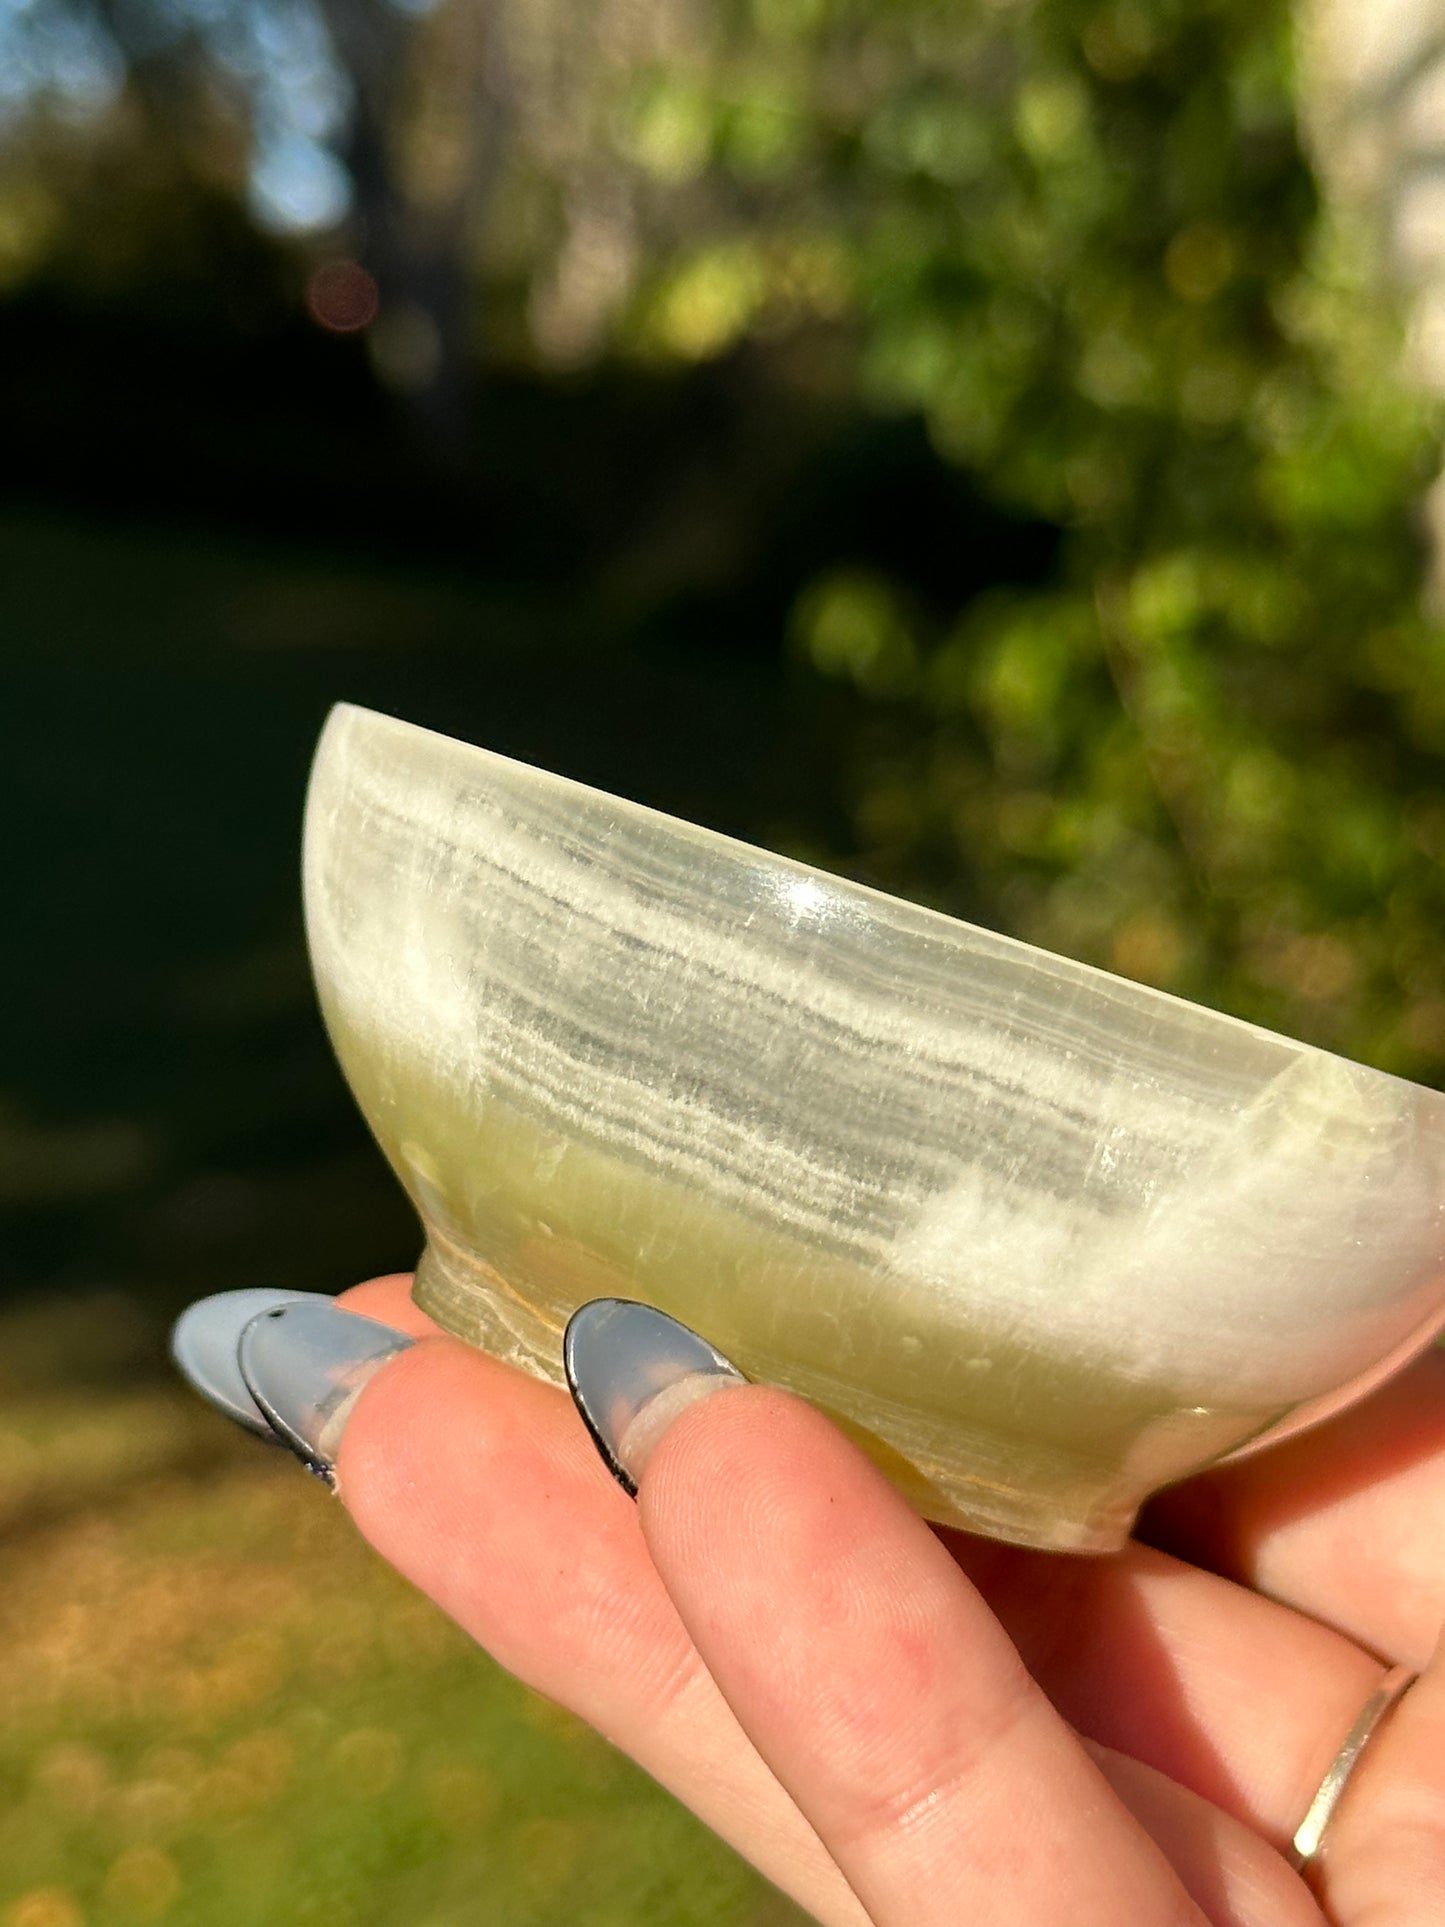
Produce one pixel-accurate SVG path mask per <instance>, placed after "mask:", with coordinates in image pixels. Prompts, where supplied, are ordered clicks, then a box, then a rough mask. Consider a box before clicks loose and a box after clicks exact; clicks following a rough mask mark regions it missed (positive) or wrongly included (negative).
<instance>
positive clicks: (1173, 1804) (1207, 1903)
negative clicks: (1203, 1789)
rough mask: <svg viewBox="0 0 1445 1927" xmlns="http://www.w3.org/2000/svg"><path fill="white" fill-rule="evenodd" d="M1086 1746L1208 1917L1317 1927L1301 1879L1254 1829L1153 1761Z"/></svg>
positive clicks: (1315, 1914) (1273, 1926)
mask: <svg viewBox="0 0 1445 1927" xmlns="http://www.w3.org/2000/svg"><path fill="white" fill-rule="evenodd" d="M1087 1745H1088V1750H1089V1753H1090V1754H1091V1756H1092V1757H1093V1759H1094V1760H1095V1762H1096V1763H1097V1765H1098V1767H1099V1770H1100V1771H1101V1772H1102V1773H1103V1775H1104V1777H1105V1779H1106V1780H1107V1781H1108V1782H1109V1784H1110V1786H1111V1787H1112V1788H1113V1789H1114V1792H1115V1793H1116V1794H1117V1795H1118V1797H1119V1798H1120V1800H1122V1801H1123V1803H1124V1805H1125V1806H1126V1807H1128V1809H1129V1811H1130V1812H1131V1813H1132V1814H1133V1816H1134V1818H1135V1819H1136V1820H1137V1821H1138V1822H1139V1824H1140V1825H1141V1826H1142V1827H1143V1828H1144V1829H1145V1831H1146V1832H1148V1833H1149V1834H1150V1835H1152V1837H1153V1838H1154V1839H1155V1840H1157V1841H1158V1842H1159V1845H1160V1846H1161V1847H1162V1848H1163V1849H1164V1852H1165V1853H1166V1854H1167V1855H1168V1856H1169V1861H1170V1864H1171V1865H1172V1866H1173V1868H1174V1871H1175V1872H1176V1873H1177V1874H1178V1876H1179V1879H1180V1882H1181V1883H1182V1885H1183V1886H1184V1887H1186V1888H1187V1889H1188V1891H1189V1893H1190V1895H1191V1896H1192V1897H1193V1898H1194V1900H1195V1901H1196V1902H1197V1903H1198V1904H1199V1905H1200V1907H1201V1908H1202V1909H1203V1911H1204V1912H1205V1913H1206V1914H1207V1915H1208V1917H1209V1918H1210V1920H1212V1921H1213V1920H1228V1921H1231V1922H1234V1921H1239V1922H1246V1921H1260V1922H1265V1923H1268V1927H1321V1916H1320V1910H1319V1908H1318V1907H1317V1906H1316V1905H1315V1903H1314V1901H1313V1900H1312V1899H1311V1898H1310V1895H1309V1892H1308V1890H1307V1889H1306V1888H1305V1886H1304V1884H1303V1882H1302V1881H1300V1880H1298V1879H1293V1878H1286V1877H1285V1876H1284V1875H1283V1874H1282V1871H1281V1862H1280V1857H1279V1855H1278V1854H1277V1853H1276V1852H1275V1851H1274V1849H1273V1848H1272V1847H1270V1846H1269V1845H1267V1844H1266V1842H1265V1841H1263V1840H1261V1839H1260V1838H1259V1836H1258V1834H1255V1833H1251V1832H1250V1831H1249V1829H1248V1828H1247V1827H1242V1826H1240V1824H1239V1822H1238V1821H1237V1820H1231V1819H1230V1818H1229V1817H1228V1815H1227V1814H1223V1813H1221V1812H1220V1811H1219V1809H1218V1808H1217V1807H1213V1806H1211V1805H1210V1804H1209V1802H1208V1801H1207V1800H1201V1799H1200V1797H1199V1796H1198V1794H1195V1793H1190V1792H1188V1791H1187V1790H1186V1789H1185V1788H1184V1787H1181V1786H1176V1785H1175V1784H1174V1782H1173V1781H1172V1780H1171V1779H1168V1778H1167V1777H1166V1776H1165V1775H1164V1774H1162V1773H1157V1772H1156V1771H1155V1770H1154V1768H1153V1767H1149V1766H1144V1765H1143V1764H1142V1763H1141V1762H1140V1761H1138V1760H1134V1759H1131V1758H1130V1757H1129V1756H1128V1755H1127V1754H1125V1753H1116V1752H1114V1751H1113V1749H1112V1748H1110V1747H1106V1746H1099V1745H1097V1744H1095V1743H1094V1742H1092V1741H1090V1742H1087Z"/></svg>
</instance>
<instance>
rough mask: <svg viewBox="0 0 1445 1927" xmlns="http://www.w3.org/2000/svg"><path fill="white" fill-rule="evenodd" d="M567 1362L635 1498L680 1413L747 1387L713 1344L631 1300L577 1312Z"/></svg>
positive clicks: (605, 1453) (585, 1411)
mask: <svg viewBox="0 0 1445 1927" xmlns="http://www.w3.org/2000/svg"><path fill="white" fill-rule="evenodd" d="M562 1357H563V1363H564V1365H565V1367H566V1371H567V1384H568V1387H569V1388H570V1390H571V1393H572V1397H573V1399H574V1401H575V1402H576V1406H577V1410H578V1411H579V1412H580V1413H581V1414H582V1419H583V1422H584V1423H585V1425H586V1427H587V1430H588V1431H589V1432H590V1433H591V1434H592V1438H593V1441H594V1443H595V1444H596V1446H597V1449H598V1451H599V1452H600V1453H601V1454H602V1458H603V1461H604V1463H605V1464H606V1466H607V1469H608V1471H609V1472H610V1473H611V1474H612V1476H613V1477H614V1478H615V1479H616V1480H617V1483H618V1484H619V1485H620V1486H621V1487H622V1489H623V1491H624V1492H626V1493H628V1494H629V1495H630V1496H631V1497H632V1498H636V1496H637V1482H638V1480H639V1479H640V1478H641V1477H642V1474H643V1471H644V1469H645V1467H646V1465H647V1462H648V1460H649V1459H650V1458H651V1457H652V1454H653V1452H654V1451H655V1450H656V1448H657V1444H658V1441H659V1440H660V1439H661V1437H662V1435H663V1433H664V1432H665V1431H666V1430H667V1428H668V1426H670V1425H671V1424H672V1422H673V1420H674V1419H675V1418H676V1417H677V1416H678V1414H679V1413H680V1412H683V1411H686V1409H687V1407H688V1406H689V1405H695V1404H696V1403H697V1401H698V1400H699V1399H702V1398H708V1397H710V1396H711V1395H712V1393H714V1392H722V1391H726V1390H727V1389H728V1388H729V1387H730V1386H733V1385H745V1384H746V1383H747V1380H746V1379H745V1378H744V1376H743V1374H742V1373H741V1372H740V1371H739V1370H738V1369H737V1367H736V1366H735V1365H733V1364H732V1363H731V1362H730V1361H729V1360H728V1359H726V1358H724V1357H723V1355H722V1353H721V1352H720V1351H718V1350H716V1349H715V1347H713V1346H712V1345H709V1344H708V1342H707V1340H706V1339H705V1338H700V1337H699V1336H698V1334H697V1333H696V1332H695V1331H691V1330H689V1328H688V1327H687V1326H686V1325H683V1324H680V1323H679V1322H678V1320H677V1319H676V1318H669V1317H668V1315H667V1313H666V1312H662V1311H657V1310H655V1309H654V1308H653V1307H652V1306H651V1305H639V1304H634V1303H633V1302H632V1300H631V1299H627V1298H594V1299H593V1300H592V1302H591V1303H590V1304H586V1305H583V1306H582V1307H581V1308H580V1309H579V1310H578V1311H576V1312H574V1313H573V1315H572V1318H571V1321H570V1322H569V1324H568V1326H567V1332H566V1336H565V1338H564V1340H563V1345H562Z"/></svg>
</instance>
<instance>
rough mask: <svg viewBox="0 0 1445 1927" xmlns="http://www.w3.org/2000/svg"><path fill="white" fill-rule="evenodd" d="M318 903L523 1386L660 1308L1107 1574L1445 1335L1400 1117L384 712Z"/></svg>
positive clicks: (323, 976) (312, 858)
mask: <svg viewBox="0 0 1445 1927" xmlns="http://www.w3.org/2000/svg"><path fill="white" fill-rule="evenodd" d="M305 891H306V918H307V930H308V936H309V942H310V947H311V957H312V963H313V966H314V970H315V976H316V983H317V988H318V991H319V994H320V999H321V1005H322V1009H323V1011H324V1014H325V1018H326V1023H327V1026H328V1028H329V1030H330V1033H331V1037H332V1040H333V1042H334V1044H335V1047H336V1051H337V1054H338V1056H339V1058H340V1060H341V1064H342V1067H343V1069H344V1071H345V1073H346V1076H347V1078H348V1080H349V1081H350V1084H351V1087H352V1089H353V1091H354V1092H355V1094H356V1098H357V1101H358V1102H359V1104H360V1106H361V1108H362V1110H363V1112H364V1113H365V1115H366V1118H367V1120H368V1122H369V1123H370V1125H371V1127H372V1129H373V1131H374V1132H375V1133H376V1136H377V1138H378V1140H379V1141H380V1143H381V1146H382V1149H383V1150H384V1152H385V1154H386V1156H387V1158H388V1159H389V1161H390V1163H391V1165H392V1166H393V1168H394V1169H395V1171H396V1173H397V1175H398V1177H399V1178H400V1180H401V1182H402V1183H403V1184H404V1185H405V1187H406V1189H407V1191H408V1192H409V1193H410V1195H411V1198H412V1199H413V1201H414V1203H415V1205H416V1207H417V1210H418V1211H419V1213H420V1215H421V1219H422V1223H423V1226H424V1229H425V1239H426V1243H425V1251H424V1253H423V1255H422V1258H421V1262H420V1265H419V1267H418V1271H417V1279H416V1297H417V1301H418V1302H419V1303H420V1304H421V1305H422V1306H424V1307H425V1309H426V1310H427V1311H428V1312H429V1313H430V1314H431V1315H432V1316H433V1317H434V1318H435V1319H437V1320H438V1322H439V1323H440V1324H442V1325H443V1326H445V1327H446V1328H447V1329H448V1330H449V1331H452V1332H454V1333H456V1334H458V1335H459V1336H461V1337H462V1338H465V1339H468V1340H470V1341H471V1342H472V1343H474V1344H476V1345H479V1346H482V1347H483V1348H484V1349H485V1350H487V1351H488V1352H491V1353H494V1354H495V1355H496V1356H498V1357H499V1358H502V1359H505V1360H507V1361H508V1362H510V1363H512V1364H514V1365H518V1366H521V1367H523V1368H524V1369H526V1370H527V1371H530V1372H534V1373H537V1374H539V1375H541V1376H543V1377H546V1378H549V1379H553V1380H557V1381H559V1382H560V1380H561V1376H562V1331H563V1327H564V1326H565V1324H566V1322H567V1319H568V1317H569V1315H570V1314H571V1312H572V1311H573V1310H575V1308H576V1307H577V1306H578V1305H579V1304H581V1303H583V1302H584V1301H585V1300H587V1299H590V1298H596V1297H599V1296H609V1297H625V1298H635V1299H641V1300H643V1301H645V1302H647V1303H650V1304H654V1305H657V1306H659V1307H660V1308H662V1309H663V1310H665V1311H668V1312H671V1313H672V1314H673V1315H674V1316H676V1317H678V1318H681V1319H682V1320H684V1321H685V1322H686V1323H687V1324H689V1325H691V1326H693V1327H694V1328H695V1329H696V1330H697V1331H699V1332H700V1333H702V1334H703V1335H704V1336H705V1337H706V1338H707V1339H708V1340H709V1341H710V1342H711V1343H712V1344H714V1345H716V1346H717V1347H718V1348H719V1349H720V1350H722V1351H723V1352H725V1353H726V1354H727V1355H728V1356H729V1357H730V1358H732V1359H733V1360H734V1361H735V1362H736V1363H737V1364H738V1365H739V1366H740V1367H741V1369H743V1370H744V1371H746V1372H748V1373H749V1374H750V1375H752V1376H754V1377H756V1378H758V1379H764V1380H769V1381H771V1382H774V1383H776V1384H779V1385H784V1386H787V1387H789V1388H791V1389H792V1390H793V1391H796V1392H798V1393H801V1394H802V1395H803V1396H804V1397H806V1398H808V1399H811V1400H813V1401H814V1402H815V1403H816V1404H818V1405H819V1406H821V1407H822V1408H823V1409H824V1410H826V1411H827V1412H829V1413H830V1414H832V1415H833V1416H834V1417H835V1418H836V1419H837V1420H838V1422H839V1423H840V1424H841V1425H842V1426H844V1428H845V1429H846V1430H847V1431H848V1432H849V1433H850V1434H851V1435H852V1436H853V1437H854V1438H855V1439H857V1440H858V1442H859V1443H860V1444H861V1445H862V1446H863V1447H864V1449H865V1450H866V1451H868V1452H869V1453H870V1454H871V1455H872V1457H873V1458H874V1459H875V1460H876V1462H877V1463H878V1464H879V1465H880V1466H881V1467H882V1468H883V1470H884V1471H885V1472H886V1473H887V1474H888V1475H889V1476H890V1477H891V1478H892V1479H893V1480H894V1482H895V1483H896V1484H897V1485H898V1487H899V1488H900V1489H901V1490H902V1491H903V1492H904V1493H905V1494H906V1495H907V1497H908V1498H909V1499H910V1500H911V1501H912V1502H913V1503H914V1504H915V1505H916V1506H917V1507H918V1508H919V1510H920V1511H922V1512H923V1513H924V1514H925V1515H926V1516H927V1517H929V1518H931V1519H935V1520H938V1521H940V1522H942V1523H945V1524H949V1525H955V1526H962V1527H965V1528H967V1529H968V1530H970V1531H973V1532H981V1533H987V1534H991V1535H993V1536H995V1537H998V1538H1003V1539H1008V1540H1013V1541H1016V1542H1019V1543H1022V1544H1027V1545H1034V1546H1044V1547H1050V1548H1055V1549H1060V1550H1064V1549H1071V1550H1080V1551H1108V1550H1110V1549H1112V1548H1115V1547H1117V1546H1118V1545H1119V1544H1120V1543H1121V1542H1122V1541H1123V1539H1124V1538H1125V1537H1126V1535H1127V1534H1128V1531H1129V1528H1130V1525H1131V1522H1132V1520H1133V1518H1134V1515H1135V1512H1136V1510H1137V1508H1138V1506H1139V1505H1140V1503H1141V1501H1142V1500H1143V1499H1144V1498H1145V1497H1146V1496H1147V1495H1148V1494H1149V1493H1151V1492H1153V1491H1155V1490H1156V1489H1157V1488H1159V1487H1160V1486H1163V1485H1166V1484H1168V1483H1170V1482H1172V1481H1174V1480H1177V1479H1180V1478H1183V1477H1186V1476H1187V1475H1189V1474H1191V1473H1194V1472H1197V1471H1199V1470H1201V1469H1202V1468H1204V1467H1205V1466H1208V1465H1210V1464H1212V1463H1215V1462H1216V1461H1218V1460H1220V1459H1222V1458H1224V1457H1225V1456H1227V1455H1231V1454H1234V1453H1236V1452H1239V1451H1240V1450H1242V1449H1244V1448H1246V1447H1248V1446H1253V1445H1258V1444H1260V1443H1263V1442H1265V1441H1268V1440H1272V1439H1275V1438H1278V1437H1281V1436H1283V1435H1284V1434H1285V1433H1287V1432H1292V1431H1295V1430H1297V1429H1299V1428H1300V1427H1302V1426H1304V1425H1306V1424H1308V1423H1311V1422H1312V1421H1314V1420H1317V1419H1319V1418H1321V1417H1324V1416H1326V1415H1328V1414H1329V1413H1332V1412H1334V1411H1337V1410H1339V1409H1340V1408H1341V1407H1342V1406H1344V1405H1345V1404H1347V1403H1349V1402H1350V1401H1352V1400H1353V1399H1356V1398H1358V1397H1360V1396H1361V1395H1362V1394H1363V1393H1364V1392H1366V1391H1368V1390H1369V1389H1371V1388H1372V1387H1373V1386H1374V1385H1376V1384H1377V1383H1378V1382H1379V1381H1380V1380H1381V1379H1382V1378H1383V1377H1384V1376H1386V1375H1387V1374H1388V1373H1389V1372H1391V1371H1392V1370H1394V1369H1395V1368H1396V1367H1398V1366H1399V1365H1400V1364H1402V1363H1403V1362H1404V1361H1405V1360H1406V1359H1408V1358H1409V1357H1410V1356H1412V1355H1413V1354H1414V1353H1415V1352H1417V1351H1418V1350H1419V1349H1420V1348H1421V1347H1423V1346H1424V1345H1425V1344H1427V1343H1428V1342H1429V1340H1430V1339H1431V1337H1432V1336H1434V1334H1435V1333H1436V1332H1437V1331H1438V1330H1439V1329H1440V1327H1441V1326H1442V1324H1445V1098H1442V1097H1441V1096H1439V1095H1437V1094H1436V1093H1434V1092H1431V1091H1428V1090H1424V1089H1420V1088H1417V1087H1416V1086H1414V1085H1411V1084H1408V1083H1405V1082H1402V1081H1401V1080H1400V1079H1398V1078H1394V1077H1390V1076H1387V1075H1384V1074H1383V1073H1380V1072H1376V1071H1371V1070H1366V1069H1363V1068H1361V1067H1360V1066H1359V1065H1356V1064H1351V1063H1348V1062H1346V1061H1344V1060H1343V1059H1341V1058H1338V1057H1335V1056H1331V1055H1330V1054H1329V1053H1327V1052H1324V1051H1320V1050H1317V1049H1314V1048H1311V1047H1309V1046H1306V1045H1303V1044H1299V1043H1295V1042H1293V1041H1291V1040H1290V1039H1288V1038H1284V1037H1279V1036H1275V1035H1273V1034H1271V1033H1270V1032H1268V1031H1265V1030H1262V1029H1260V1028H1258V1027H1256V1026H1253V1025H1250V1024H1247V1023H1242V1022H1239V1021H1238V1020H1236V1019H1234V1018H1231V1017H1226V1016H1221V1015H1220V1014H1218V1013H1217V1012H1214V1011H1209V1010H1203V1009H1200V1008H1197V1007H1195V1006H1194V1005H1191V1004H1188V1003H1184V1002H1181V1001H1180V1000H1179V999H1177V998H1174V997H1170V996H1167V995H1165V994H1163V993H1162V992H1160V991H1157V990H1152V989H1148V988H1146V987H1144V986H1141V985H1139V984H1134V983H1128V982H1125V981H1123V980H1121V979H1119V978H1115V977H1111V976H1109V975H1107V974H1105V973H1103V972H1101V971H1098V970H1093V969H1090V968H1088V967H1086V966H1085V965H1083V964H1078V963H1072V962H1069V961H1068V960H1067V959H1064V958H1060V957H1055V956H1050V955H1048V954H1047V953H1046V952H1044V951H1041V950H1037V949H1034V948H1032V947H1030V946H1029V945H1027V944H1023V943H1018V942H1015V941H1013V940H1012V939H1010V938H1008V937H1002V936H997V935H995V934H993V933H992V932H990V931H986V930H980V929H974V928H972V927H971V926H969V925H967V924H964V923H959V922H955V921H953V920H952V919H950V918H948V917H945V916H941V915H939V914H937V913H936V912H933V911H930V910H925V909H920V908H918V907H916V906H915V905H913V904H910V903H904V902H900V901H898V900H896V899H894V898H891V897H888V896H884V895H881V894H879V893H878V892H876V891H873V890H869V889H866V888H863V887H861V886H860V885H858V884H854V883H849V882H846V881H843V880H842V879H840V878H838V877H835V876H830V875H828V874H826V873H825V872H821V871H818V870H815V869H810V868H809V867H807V866H806V865H804V864H801V863H796V862H792V861H790V860H789V859H787V858H786V857H781V856H775V855H772V854H770V853H769V852H767V851H765V850H759V849H753V848H751V847H749V846H748V845H746V844H743V843H739V842H735V841H733V840H732V839H730V838H728V837H725V836H719V835H716V834H714V833H713V832H711V831H708V830H704V829H699V828H697V827H696V826H694V825H692V824H688V823H683V822H678V821H676V820H674V819H672V818H670V817H667V816H663V815H660V814H659V813H657V812H656V811H654V810H649V809H644V808H642V807H640V806H639V805H637V804H635V803H629V802H624V801H621V800H619V799H618V798H616V797H612V796H606V795H603V794H601V793H600V792H598V791H596V790H591V789H587V788H584V787H583V786H581V785H579V784H577V783H573V782H570V781H567V780H565V779H563V778H561V777H558V776H554V775H550V774H548V773H547V772H545V771H542V770H538V769H533V768H529V767H527V766H526V765H524V764H521V763H516V762H512V761H509V760H508V759H506V758H505V757H501V756H496V755H492V754H490V753H489V752H487V751H485V750H481V749H476V748H472V747H469V746H468V745H466V744H463V743H458V742H453V741H450V740H449V739H447V738H445V737H442V736H438V735H434V734H432V733H430V732H428V731H426V730H423V729H418V728H415V727H413V726H411V725H409V724H407V723H404V722H398V721H395V720H394V719H392V718H390V717H385V716H380V715H376V714H374V713H372V712H369V711H367V710H362V709H356V708H351V707H345V706H343V707H341V708H338V709H337V710H335V711H334V712H333V714H332V716H331V718H330V720H329V721H328V723H327V725H326V729H325V732H324V734H323V736H322V738H321V743H320V747H319V749H318V752H317V756H316V762H315V767H314V771H313V774H312V779H311V788H310V794H309V799H308V804H307V812H306V836H305ZM720 1469H721V1468H720Z"/></svg>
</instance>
